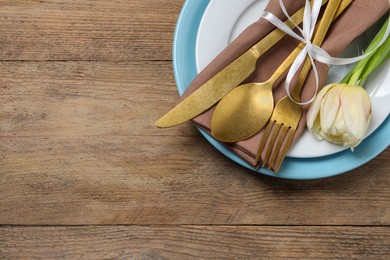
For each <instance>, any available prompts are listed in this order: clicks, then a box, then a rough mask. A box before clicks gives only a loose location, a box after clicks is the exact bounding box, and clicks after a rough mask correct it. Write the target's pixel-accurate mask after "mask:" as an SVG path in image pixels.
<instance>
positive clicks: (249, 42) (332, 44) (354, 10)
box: [179, 0, 389, 165]
mask: <svg viewBox="0 0 390 260" xmlns="http://www.w3.org/2000/svg"><path fill="white" fill-rule="evenodd" d="M284 2H285V5H286V8H287V10H288V12H289V14H290V15H292V14H294V13H295V12H296V11H297V10H299V9H300V8H302V7H303V6H304V2H305V1H304V0H294V1H292V0H290V1H284ZM388 9H389V1H388V0H370V1H367V0H354V2H352V3H351V5H350V6H349V7H348V8H347V9H346V10H345V11H344V13H343V14H342V15H341V16H339V17H338V18H337V20H336V21H335V22H334V23H333V24H332V26H331V27H330V30H329V32H328V34H327V37H326V39H325V41H324V43H323V45H322V48H323V49H325V50H326V51H327V52H328V53H329V54H330V55H332V56H337V55H339V54H340V53H341V52H342V51H343V50H344V49H345V48H346V47H347V46H348V45H349V44H350V43H351V42H352V41H353V40H354V39H355V38H356V37H358V36H359V35H360V34H362V33H363V32H364V31H365V30H367V29H368V28H369V27H370V26H371V25H372V24H373V23H375V22H376V21H377V20H378V19H379V18H380V17H382V16H383V15H384V14H385V13H386V12H387V11H388ZM266 10H267V11H269V12H272V13H273V14H275V15H276V16H277V17H279V19H281V20H282V21H284V20H285V19H286V17H285V16H284V14H283V12H282V11H281V9H280V6H279V0H270V2H269V3H268V5H267V7H266ZM273 29H274V26H273V25H271V24H270V23H269V22H267V21H266V20H264V19H260V20H258V21H257V22H255V23H253V24H252V25H250V26H249V27H248V28H247V29H245V30H244V31H243V32H242V33H241V34H240V35H239V36H238V37H237V39H235V40H234V41H233V42H232V43H231V44H230V45H229V46H228V47H226V48H225V49H224V50H223V51H222V52H221V53H220V54H219V55H218V56H217V57H216V58H215V59H214V60H213V61H212V62H211V63H210V64H209V65H208V66H207V67H206V68H205V69H204V70H203V71H201V72H200V73H199V75H198V76H197V77H196V78H195V79H194V80H193V82H192V83H191V84H190V86H189V87H188V88H187V90H186V91H185V93H184V94H183V96H182V97H180V99H179V102H180V101H181V100H183V99H184V98H185V97H187V96H188V95H190V94H191V93H192V92H194V91H195V90H196V89H197V88H199V87H200V86H202V85H203V84H204V83H205V82H207V81H208V80H209V79H210V78H212V77H213V76H214V75H215V74H216V73H218V72H219V71H220V70H222V69H223V68H224V67H225V66H226V65H228V64H229V63H231V62H232V61H233V60H235V59H236V58H237V57H239V56H240V55H241V54H243V53H244V52H245V51H247V50H248V49H249V48H250V47H252V46H253V45H254V44H255V43H257V42H258V41H259V40H261V39H262V38H263V37H264V36H265V35H267V34H268V33H269V32H271V31H272V30H273ZM298 44H299V42H298V41H297V40H295V39H293V38H292V37H290V36H286V37H284V38H283V39H282V40H281V41H280V42H279V43H278V44H276V45H275V46H273V47H272V48H271V49H270V50H269V51H268V52H266V53H265V54H264V55H263V56H262V57H260V59H259V60H258V62H257V68H256V70H255V72H254V73H253V74H252V75H251V76H249V77H248V79H246V80H245V82H263V81H265V80H267V79H268V78H269V77H270V76H271V75H272V74H273V72H274V71H275V70H276V68H277V67H279V65H280V64H281V63H282V62H283V60H284V59H285V58H286V57H287V56H288V55H289V54H290V52H291V51H292V50H293V49H294V48H295V47H296V46H297V45H298ZM317 68H318V72H319V76H320V86H323V84H324V82H325V80H326V77H327V74H328V66H327V65H325V64H321V63H318V62H317ZM314 85H315V78H314V74H313V72H312V71H311V72H310V73H309V76H308V78H307V80H306V82H305V85H304V88H303V91H302V96H301V98H302V100H307V99H309V98H310V97H312V95H313V94H314ZM285 95H286V93H285V90H284V81H283V80H282V81H281V82H279V83H278V86H276V87H275V89H274V98H275V104H276V103H277V101H278V100H279V99H280V98H282V97H284V96H285ZM213 111H214V107H213V108H211V109H209V110H208V111H206V112H205V113H203V114H202V115H200V116H198V117H196V118H195V119H193V122H195V123H196V124H197V125H198V126H200V127H202V128H203V129H205V130H206V131H208V132H209V133H210V120H211V117H212V113H213ZM306 111H307V108H305V111H304V115H303V116H302V119H301V121H300V124H299V126H298V129H297V132H296V134H295V137H294V142H295V141H296V140H297V139H298V138H299V136H300V135H301V134H302V132H303V130H304V129H305V126H306ZM261 136H262V131H260V133H258V134H257V135H255V136H253V137H251V138H249V139H247V140H245V141H241V142H238V143H225V145H226V146H227V147H228V148H229V149H231V150H232V151H233V152H234V153H236V154H237V155H238V156H240V157H241V158H243V159H244V160H246V161H247V162H249V163H251V164H252V165H253V164H255V163H256V162H255V158H256V154H257V149H258V146H259V144H260V140H261Z"/></svg>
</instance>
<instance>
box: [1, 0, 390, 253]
mask: <svg viewBox="0 0 390 260" xmlns="http://www.w3.org/2000/svg"><path fill="white" fill-rule="evenodd" d="M182 4H183V0H115V1H112V0H88V1H87V0H83V1H81V0H67V1H60V0H47V1H38V0H34V1H30V0H17V1H14V0H12V1H11V0H2V1H1V2H0V22H1V26H0V59H1V63H0V94H1V96H0V138H1V139H0V225H1V226H0V258H1V259H23V258H60V259H63V258H64V259H79V258H85V259H96V258H99V259H101V258H112V259H118V258H119V259H128V258H132V259H145V258H146V259H148V258H149V259H154V258H158V259H160V258H166V259H188V258H195V259H197V258H201V257H205V258H207V257H209V258H211V259H215V258H233V259H237V258H255V257H260V256H261V257H264V258H279V257H289V258H290V257H297V258H306V257H313V258H320V257H323V258H336V257H338V258H344V259H346V258H364V259H366V258H373V259H380V258H383V259H384V258H389V257H390V226H389V225H390V200H389V198H390V174H389V173H390V161H389V156H390V150H389V149H387V150H386V151H384V152H383V153H382V154H381V155H379V156H378V157H377V158H375V159H374V160H372V161H370V162H369V163H367V164H366V165H364V166H362V167H360V168H358V169H356V170H353V171H351V172H349V173H346V174H343V175H340V176H337V177H334V178H329V179H323V180H313V181H291V180H282V179H276V178H272V177H266V176H263V175H259V174H255V173H253V172H251V171H249V170H247V169H245V168H243V167H241V166H239V165H237V164H235V163H233V162H232V161H230V160H229V159H227V158H225V157H224V156H223V155H221V154H220V153H219V152H217V151H216V150H215V149H214V148H213V147H212V146H211V145H210V144H209V143H208V142H207V141H206V140H205V139H204V138H202V136H201V135H200V134H199V133H198V131H197V130H196V129H195V128H194V126H193V125H192V124H191V123H186V124H183V125H181V126H178V127H176V128H172V129H168V130H159V129H157V128H156V127H155V126H154V122H155V120H156V119H158V118H159V117H160V116H161V115H162V114H163V113H165V112H166V111H167V110H168V109H169V108H171V107H172V106H173V105H174V104H175V102H176V100H177V97H178V94H177V91H176V87H175V82H174V78H173V73H172V60H171V46H172V38H173V32H174V29H175V24H176V20H177V18H178V15H179V12H180V9H181V7H182Z"/></svg>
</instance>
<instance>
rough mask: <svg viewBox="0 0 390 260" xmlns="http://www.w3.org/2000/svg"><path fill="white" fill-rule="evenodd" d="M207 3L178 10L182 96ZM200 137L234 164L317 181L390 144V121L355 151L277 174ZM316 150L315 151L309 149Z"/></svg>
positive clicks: (302, 162) (177, 67)
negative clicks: (254, 166) (254, 165)
mask: <svg viewBox="0 0 390 260" xmlns="http://www.w3.org/2000/svg"><path fill="white" fill-rule="evenodd" d="M209 2H210V0H187V1H185V3H184V6H183V8H182V10H181V13H180V16H179V19H178V22H177V26H176V31H175V37H174V42H173V67H174V74H175V80H176V85H177V89H178V91H179V94H180V95H182V94H183V92H184V91H185V90H186V88H187V87H188V85H189V84H190V83H191V81H192V80H193V79H194V78H195V77H196V75H197V71H196V65H195V43H196V36H197V32H198V28H199V24H200V21H201V19H202V16H203V13H204V11H205V9H206V7H207V5H208V4H209ZM199 131H200V132H201V134H202V135H203V136H204V137H205V138H206V139H207V140H208V141H209V142H210V143H211V144H212V145H213V146H214V147H215V148H216V149H218V150H219V151H220V152H221V153H223V154H224V155H225V156H227V157H228V158H230V159H231V160H233V161H234V162H236V163H238V164H240V165H242V166H244V167H246V168H248V169H251V170H253V171H257V172H260V173H263V174H266V175H270V176H275V177H279V178H285V179H299V180H304V179H318V178H325V177H331V176H334V175H338V174H341V173H344V172H347V171H350V170H353V169H355V168H357V167H359V166H361V165H363V164H365V163H366V162H368V161H370V160H371V159H373V158H374V157H376V156H377V155H378V154H380V153H381V152H382V151H384V150H385V149H386V148H387V147H388V146H389V145H390V119H389V118H387V119H386V120H385V121H384V122H383V124H382V125H381V126H380V127H379V128H378V129H377V130H376V131H375V132H374V133H372V134H371V135H370V136H369V137H367V138H366V139H365V140H364V141H363V142H362V143H361V144H360V145H359V146H358V147H357V148H356V149H355V150H354V152H351V151H350V150H345V151H343V152H339V153H337V154H333V155H329V156H324V157H317V158H286V159H285V161H284V162H283V165H282V167H281V168H280V170H279V172H278V174H277V175H275V173H273V172H271V171H268V170H267V169H265V168H260V169H258V170H256V169H254V168H253V167H252V166H251V165H249V164H248V163H246V162H245V161H244V160H242V159H241V158H240V157H238V156H237V155H236V154H234V153H233V152H231V151H230V150H229V149H227V148H226V147H225V146H223V145H222V144H221V143H220V142H218V141H217V140H215V139H214V138H212V137H211V136H209V135H208V134H207V133H206V132H204V131H203V130H201V129H199ZM309 149H315V148H309Z"/></svg>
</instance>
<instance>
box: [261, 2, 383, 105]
mask: <svg viewBox="0 0 390 260" xmlns="http://www.w3.org/2000/svg"><path fill="white" fill-rule="evenodd" d="M279 4H280V7H281V9H282V11H283V13H284V14H285V16H286V17H287V19H289V20H290V21H291V22H292V23H293V24H294V25H295V26H296V28H297V29H298V31H299V32H300V34H301V35H299V34H297V33H295V32H294V31H293V30H292V29H290V28H289V27H288V26H287V25H285V24H284V23H283V22H282V21H281V20H280V19H279V18H277V17H276V16H275V15H274V14H272V13H270V12H267V11H264V12H263V14H262V15H261V17H262V18H264V19H266V20H268V21H269V22H270V23H272V24H273V25H275V26H276V27H278V28H279V29H280V30H282V31H284V32H285V33H286V34H288V35H290V36H291V37H293V38H295V39H297V40H299V41H301V42H303V43H304V44H305V47H304V48H303V49H302V51H301V52H300V53H299V54H298V56H297V57H296V59H295V61H294V62H293V64H292V65H291V67H290V70H289V72H288V74H287V77H286V81H285V90H286V93H287V96H288V97H289V98H290V99H291V100H292V101H293V102H295V103H296V104H298V105H301V106H303V105H308V104H310V103H311V102H313V100H314V99H315V97H316V95H317V92H318V88H319V76H318V70H317V67H316V65H315V62H314V61H315V60H317V61H319V62H321V63H325V64H327V65H346V64H351V63H355V62H357V61H359V60H362V59H364V58H366V57H368V56H369V55H371V53H373V52H374V51H375V50H376V49H377V48H379V47H380V46H381V45H382V44H383V43H384V42H385V41H386V39H387V37H388V36H389V34H390V22H389V24H388V26H387V29H386V32H385V35H384V36H383V38H382V40H381V41H380V42H379V44H378V45H377V46H376V47H375V48H374V49H373V50H372V51H370V52H368V53H365V54H363V55H360V56H356V57H352V58H336V57H331V56H330V55H329V54H328V53H327V52H326V51H325V50H324V49H322V48H321V47H319V46H316V45H314V44H312V42H311V39H312V37H313V33H314V28H315V26H316V23H317V20H318V16H319V13H320V9H321V6H322V0H314V2H313V8H311V6H310V1H309V0H306V3H305V9H304V14H303V22H302V28H300V27H299V26H298V25H297V24H295V23H294V21H293V20H292V18H291V16H290V15H289V14H288V12H287V10H286V7H285V5H284V3H283V0H279ZM306 56H308V57H309V59H310V62H311V65H312V67H313V72H314V76H315V80H316V88H315V93H314V96H313V97H312V98H311V99H310V100H308V101H305V102H298V101H296V100H294V99H293V98H292V96H291V93H290V84H291V81H292V79H293V77H294V75H295V74H296V73H297V72H298V70H299V68H300V67H301V65H302V64H303V62H304V61H305V59H306Z"/></svg>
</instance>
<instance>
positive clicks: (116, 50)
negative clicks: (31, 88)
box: [0, 0, 183, 61]
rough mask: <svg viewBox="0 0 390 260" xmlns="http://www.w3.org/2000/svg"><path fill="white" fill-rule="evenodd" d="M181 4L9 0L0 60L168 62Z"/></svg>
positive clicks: (1, 13)
mask: <svg viewBox="0 0 390 260" xmlns="http://www.w3.org/2000/svg"><path fill="white" fill-rule="evenodd" d="M182 4H183V0H169V1H161V0H130V1H124V0H86V1H78V0H67V1H62V0H50V1H35V0H34V1H30V0H19V1H11V0H5V1H1V2H0V23H1V27H0V35H1V39H0V49H1V52H0V60H109V61H125V60H127V61H129V60H170V59H171V46H172V39H173V32H174V29H175V24H176V20H177V17H178V15H179V12H180V9H181V7H182Z"/></svg>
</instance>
